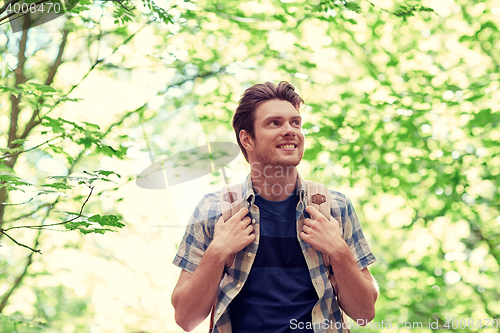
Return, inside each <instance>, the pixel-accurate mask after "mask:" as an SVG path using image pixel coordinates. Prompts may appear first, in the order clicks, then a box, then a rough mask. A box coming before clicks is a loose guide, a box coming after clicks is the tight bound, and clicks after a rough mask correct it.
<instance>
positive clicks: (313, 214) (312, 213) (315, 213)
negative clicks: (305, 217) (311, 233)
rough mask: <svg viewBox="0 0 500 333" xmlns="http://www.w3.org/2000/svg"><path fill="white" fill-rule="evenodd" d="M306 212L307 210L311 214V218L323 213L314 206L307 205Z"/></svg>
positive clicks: (316, 217)
mask: <svg viewBox="0 0 500 333" xmlns="http://www.w3.org/2000/svg"><path fill="white" fill-rule="evenodd" d="M306 212H308V213H309V214H310V215H311V217H312V218H313V220H316V219H318V218H320V217H321V216H323V214H321V213H320V212H318V210H317V209H316V208H314V207H313V206H307V207H306Z"/></svg>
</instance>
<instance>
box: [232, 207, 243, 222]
mask: <svg viewBox="0 0 500 333" xmlns="http://www.w3.org/2000/svg"><path fill="white" fill-rule="evenodd" d="M247 214H248V208H246V207H241V209H240V210H239V211H238V212H237V213H236V214H234V215H233V216H231V218H230V219H229V220H227V222H229V221H231V220H233V221H238V222H239V221H241V220H242V219H243V218H244V217H245V215H247Z"/></svg>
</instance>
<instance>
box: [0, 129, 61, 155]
mask: <svg viewBox="0 0 500 333" xmlns="http://www.w3.org/2000/svg"><path fill="white" fill-rule="evenodd" d="M60 138H62V135H60V136H56V137H55V138H52V139H50V140H47V141H45V142H42V143H40V144H38V145H36V146H34V147H31V148H28V149H24V150H21V151H18V152H17V153H14V154H9V153H7V154H6V155H5V156H1V157H0V161H1V160H3V159H7V158H11V157H12V156H16V155H20V154H22V153H26V152H29V151H31V150H35V149H37V148H40V147H41V146H43V145H44V144H47V143H49V142H52V141H54V140H57V139H60Z"/></svg>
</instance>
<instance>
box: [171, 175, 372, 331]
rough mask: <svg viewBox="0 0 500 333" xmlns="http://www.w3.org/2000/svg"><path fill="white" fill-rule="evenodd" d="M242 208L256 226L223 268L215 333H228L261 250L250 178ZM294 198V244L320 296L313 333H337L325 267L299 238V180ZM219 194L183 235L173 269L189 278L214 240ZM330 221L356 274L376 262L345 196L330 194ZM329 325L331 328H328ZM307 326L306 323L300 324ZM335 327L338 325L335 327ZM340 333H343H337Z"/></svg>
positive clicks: (303, 203) (302, 191)
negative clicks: (234, 305)
mask: <svg viewBox="0 0 500 333" xmlns="http://www.w3.org/2000/svg"><path fill="white" fill-rule="evenodd" d="M242 185H243V186H242V198H243V199H244V200H243V205H244V206H245V207H247V208H248V210H249V214H250V217H251V218H252V223H253V226H254V233H255V236H256V238H255V240H254V241H253V242H252V243H251V244H249V245H248V246H247V247H245V248H244V249H243V250H241V251H240V252H238V253H237V254H236V257H235V260H234V262H233V264H232V266H231V267H226V268H225V274H224V276H223V278H222V281H221V283H220V285H219V289H218V293H217V304H216V307H215V314H214V323H215V325H214V330H213V332H217V333H230V332H231V321H230V316H229V311H228V310H229V307H228V306H229V303H230V302H231V301H232V300H233V299H234V297H235V296H236V295H237V294H238V292H239V291H240V290H241V288H242V287H243V285H244V284H245V281H246V279H247V277H248V274H249V272H250V269H251V268H252V264H253V261H254V259H255V254H256V253H257V248H258V246H259V222H260V215H259V209H258V207H257V206H256V205H255V204H254V203H255V192H254V190H253V187H252V181H251V178H250V176H248V177H247V179H246V182H245V183H243V184H242ZM296 193H297V195H298V196H299V203H298V205H297V209H296V219H297V238H298V240H299V243H300V246H301V248H302V253H303V254H304V257H305V259H306V263H307V266H308V268H309V274H310V275H311V280H312V282H313V286H314V288H315V289H316V292H317V294H318V302H317V303H316V304H315V306H314V307H313V309H312V321H313V323H316V325H314V326H313V327H314V332H315V333H319V332H337V329H335V323H336V322H339V323H340V320H341V319H340V318H341V311H340V308H339V306H338V305H337V302H336V300H335V294H334V289H333V287H332V285H331V283H330V280H329V279H328V272H327V269H326V268H325V265H324V264H323V259H322V256H321V253H320V252H319V251H316V250H315V249H314V248H312V246H311V245H309V244H308V243H306V242H304V241H303V240H302V239H301V238H300V237H299V233H300V231H301V229H302V226H303V224H304V219H305V217H304V212H305V208H306V207H307V195H306V184H305V182H304V181H303V179H302V178H301V176H300V175H299V176H298V178H297V186H296ZM220 194H221V193H220V191H219V192H216V193H211V194H207V195H205V196H204V197H203V199H202V200H201V201H200V203H199V204H198V206H197V207H196V209H195V210H194V213H193V215H192V216H191V220H190V221H189V225H188V226H187V228H186V233H185V234H184V237H183V239H182V242H181V244H180V245H179V250H178V252H177V254H176V256H175V259H174V264H175V265H176V266H179V267H180V268H182V269H184V270H186V271H188V272H189V273H193V272H194V271H195V270H196V268H197V267H198V265H199V264H200V262H201V259H202V258H203V254H204V253H205V251H206V249H207V247H208V245H209V244H210V242H211V241H212V239H213V234H214V226H215V223H216V222H217V221H218V220H219V218H220V217H221V215H222V212H221V206H220ZM330 197H331V216H332V217H334V218H336V219H337V220H338V221H341V222H342V228H341V229H342V230H341V232H342V237H343V239H344V240H345V242H346V243H347V245H349V247H350V249H351V253H352V255H353V256H354V259H355V260H356V261H357V263H358V267H359V269H360V270H361V269H364V268H365V267H367V266H368V265H369V264H371V263H373V262H375V261H376V259H375V256H374V255H373V253H372V252H371V250H370V247H369V246H368V243H367V241H366V239H365V237H364V235H363V231H362V229H361V224H360V223H359V220H358V217H357V215H356V212H355V211H354V208H353V207H352V204H351V201H350V200H349V198H347V197H346V196H345V195H343V194H341V193H339V192H336V191H330ZM332 323H333V324H332ZM304 324H305V323H304ZM337 325H338V324H337ZM338 332H342V329H339V330H338Z"/></svg>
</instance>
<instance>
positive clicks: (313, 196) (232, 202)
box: [209, 181, 350, 333]
mask: <svg viewBox="0 0 500 333" xmlns="http://www.w3.org/2000/svg"><path fill="white" fill-rule="evenodd" d="M305 183H306V194H307V203H308V205H310V206H313V207H314V208H315V209H316V210H318V211H319V212H320V213H321V214H323V216H325V217H326V218H327V219H329V220H330V218H331V216H330V207H331V203H330V191H329V190H328V188H327V187H326V186H325V185H323V184H320V183H316V182H313V181H305ZM242 193H243V184H236V185H231V186H229V185H226V186H224V187H223V188H222V190H221V201H220V204H221V211H222V218H223V219H224V221H227V220H229V219H230V218H231V217H232V216H233V215H234V214H236V213H237V212H238V211H239V210H240V209H241V207H242ZM335 220H336V219H335ZM336 221H337V222H338V223H339V226H340V232H341V233H342V222H341V221H339V220H336ZM321 256H322V258H323V263H324V264H325V267H326V268H327V271H328V278H329V280H330V282H331V284H332V287H333V290H334V293H335V295H336V299H337V304H338V298H339V296H338V294H337V282H336V281H335V276H334V274H333V270H332V268H331V265H330V256H328V255H326V254H323V253H321ZM235 257H236V253H234V254H233V255H231V256H229V257H228V259H227V260H226V263H225V266H226V267H230V266H231V265H232V264H233V262H234V259H235ZM216 302H217V299H215V301H214V305H213V306H212V311H211V314H210V330H209V333H210V332H212V330H213V326H214V324H215V323H214V311H215V305H216ZM339 309H340V306H339ZM340 311H341V319H342V321H344V322H345V321H346V318H345V314H344V312H343V311H342V310H340ZM342 326H343V325H342ZM349 331H350V330H347V332H349Z"/></svg>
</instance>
